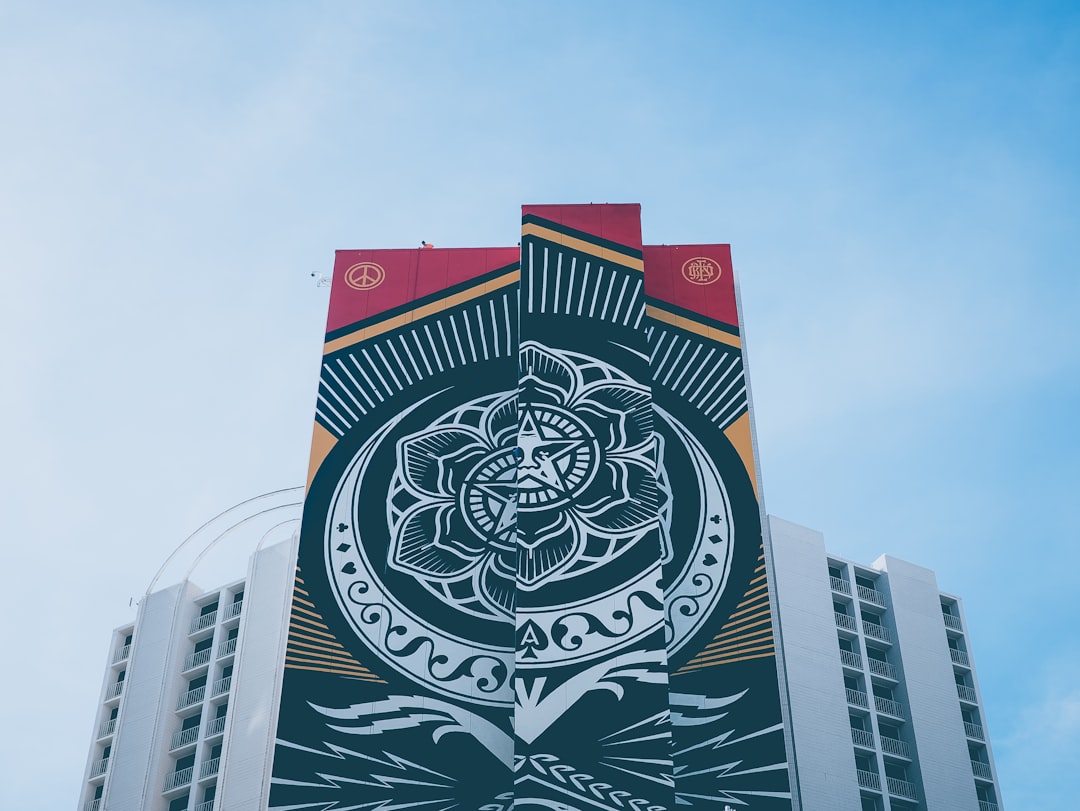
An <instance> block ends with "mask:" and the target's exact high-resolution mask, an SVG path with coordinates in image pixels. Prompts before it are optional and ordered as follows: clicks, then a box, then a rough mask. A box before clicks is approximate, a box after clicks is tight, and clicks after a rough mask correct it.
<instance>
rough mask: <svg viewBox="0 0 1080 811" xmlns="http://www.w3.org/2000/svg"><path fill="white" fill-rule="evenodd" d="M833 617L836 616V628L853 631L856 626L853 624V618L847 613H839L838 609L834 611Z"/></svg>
mask: <svg viewBox="0 0 1080 811" xmlns="http://www.w3.org/2000/svg"><path fill="white" fill-rule="evenodd" d="M833 617H835V618H836V627H837V628H847V630H849V631H854V630H855V629H856V627H857V626H856V625H855V618H854V617H849V616H848V615H847V614H841V613H840V612H839V611H834V612H833Z"/></svg>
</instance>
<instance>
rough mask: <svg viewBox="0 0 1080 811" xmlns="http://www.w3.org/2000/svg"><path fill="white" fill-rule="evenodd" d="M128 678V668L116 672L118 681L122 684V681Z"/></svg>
mask: <svg viewBox="0 0 1080 811" xmlns="http://www.w3.org/2000/svg"><path fill="white" fill-rule="evenodd" d="M126 678H127V671H126V670H121V671H120V672H119V673H117V674H116V683H117V684H120V682H122V681H123V680H124V679H126Z"/></svg>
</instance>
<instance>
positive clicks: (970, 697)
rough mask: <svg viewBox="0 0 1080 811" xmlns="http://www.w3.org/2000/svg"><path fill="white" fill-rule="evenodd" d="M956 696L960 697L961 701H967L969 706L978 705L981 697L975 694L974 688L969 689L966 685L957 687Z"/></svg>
mask: <svg viewBox="0 0 1080 811" xmlns="http://www.w3.org/2000/svg"><path fill="white" fill-rule="evenodd" d="M956 694H957V695H958V696H960V700H961V701H966V702H968V703H969V704H978V703H979V697H978V695H976V693H975V688H974V687H968V686H967V685H966V684H958V685H956Z"/></svg>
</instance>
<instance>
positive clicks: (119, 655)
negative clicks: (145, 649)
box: [112, 645, 131, 665]
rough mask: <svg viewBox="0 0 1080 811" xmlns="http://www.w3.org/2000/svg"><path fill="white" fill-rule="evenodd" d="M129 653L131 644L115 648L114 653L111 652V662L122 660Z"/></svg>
mask: <svg viewBox="0 0 1080 811" xmlns="http://www.w3.org/2000/svg"><path fill="white" fill-rule="evenodd" d="M130 654H131V645H124V646H123V647H122V648H117V649H116V653H114V654H113V658H112V663H113V664H114V665H115V664H116V663H117V662H122V661H124V660H125V659H127V658H128V656H129V655H130Z"/></svg>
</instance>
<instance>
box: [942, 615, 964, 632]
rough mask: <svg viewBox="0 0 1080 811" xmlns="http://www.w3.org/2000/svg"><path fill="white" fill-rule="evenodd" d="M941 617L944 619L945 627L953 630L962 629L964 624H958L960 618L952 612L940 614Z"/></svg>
mask: <svg viewBox="0 0 1080 811" xmlns="http://www.w3.org/2000/svg"><path fill="white" fill-rule="evenodd" d="M941 618H942V619H943V620H945V627H946V628H952V629H953V630H954V631H962V630H964V626H963V625H961V624H960V618H959V617H956V616H953V615H952V614H944V613H943V614H942V615H941Z"/></svg>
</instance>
